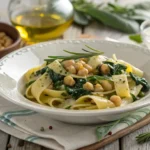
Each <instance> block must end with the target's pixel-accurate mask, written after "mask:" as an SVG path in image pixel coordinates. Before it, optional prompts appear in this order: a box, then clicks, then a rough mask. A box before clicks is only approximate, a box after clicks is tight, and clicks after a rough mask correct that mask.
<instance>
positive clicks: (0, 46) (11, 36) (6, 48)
mask: <svg viewBox="0 0 150 150" xmlns="http://www.w3.org/2000/svg"><path fill="white" fill-rule="evenodd" d="M20 43H21V37H20V34H19V32H18V31H17V29H15V28H14V27H13V26H11V25H9V24H6V23H3V22H0V58H1V57H3V56H5V55H6V54H8V53H10V52H12V51H14V50H17V49H18V48H20Z"/></svg>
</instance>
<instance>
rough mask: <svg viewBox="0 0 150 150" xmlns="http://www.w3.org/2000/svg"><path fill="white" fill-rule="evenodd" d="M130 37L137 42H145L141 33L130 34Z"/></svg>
mask: <svg viewBox="0 0 150 150" xmlns="http://www.w3.org/2000/svg"><path fill="white" fill-rule="evenodd" d="M129 39H130V40H132V41H134V42H136V43H142V42H143V40H142V37H141V35H140V34H134V35H129Z"/></svg>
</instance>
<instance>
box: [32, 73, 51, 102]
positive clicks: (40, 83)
mask: <svg viewBox="0 0 150 150" xmlns="http://www.w3.org/2000/svg"><path fill="white" fill-rule="evenodd" d="M51 83H52V80H51V79H50V77H49V76H48V74H47V73H44V74H43V75H42V76H41V77H40V78H38V79H37V80H36V81H35V82H34V83H33V84H32V86H31V93H32V94H33V96H34V97H35V98H36V100H37V101H38V103H40V104H44V103H43V102H42V100H43V99H40V96H41V94H42V92H43V91H44V90H45V89H46V88H48V86H49V85H50V84H51Z"/></svg>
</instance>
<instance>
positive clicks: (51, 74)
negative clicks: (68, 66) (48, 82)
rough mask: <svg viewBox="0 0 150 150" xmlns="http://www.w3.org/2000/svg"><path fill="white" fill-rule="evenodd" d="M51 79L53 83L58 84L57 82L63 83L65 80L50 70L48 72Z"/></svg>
mask: <svg viewBox="0 0 150 150" xmlns="http://www.w3.org/2000/svg"><path fill="white" fill-rule="evenodd" d="M47 72H48V74H49V76H50V78H51V79H52V81H53V83H55V82H57V81H61V80H63V78H64V76H62V75H60V74H58V73H55V72H54V71H53V70H52V69H50V68H48V70H47Z"/></svg>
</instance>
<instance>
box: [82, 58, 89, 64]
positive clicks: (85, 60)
mask: <svg viewBox="0 0 150 150" xmlns="http://www.w3.org/2000/svg"><path fill="white" fill-rule="evenodd" d="M80 60H82V61H84V62H85V63H87V62H88V59H87V58H80Z"/></svg>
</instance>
